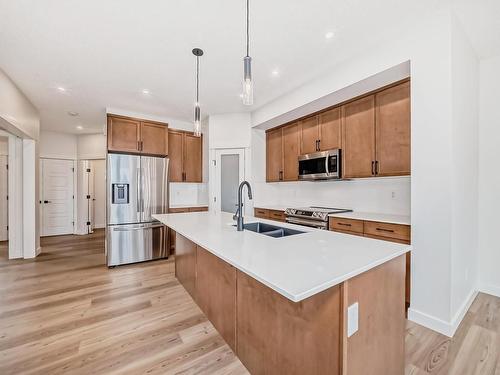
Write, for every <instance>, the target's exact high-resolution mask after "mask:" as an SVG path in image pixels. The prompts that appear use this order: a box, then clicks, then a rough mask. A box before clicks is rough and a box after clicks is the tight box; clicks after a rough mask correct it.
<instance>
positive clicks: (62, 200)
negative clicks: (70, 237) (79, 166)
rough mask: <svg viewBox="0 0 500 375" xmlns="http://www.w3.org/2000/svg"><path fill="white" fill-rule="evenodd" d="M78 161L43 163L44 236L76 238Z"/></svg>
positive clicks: (49, 161)
mask: <svg viewBox="0 0 500 375" xmlns="http://www.w3.org/2000/svg"><path fill="white" fill-rule="evenodd" d="M73 206H74V161H73V160H60V159H40V218H41V230H40V235H41V236H57V235H63V234H72V233H73V225H74V217H73V212H74V211H73Z"/></svg>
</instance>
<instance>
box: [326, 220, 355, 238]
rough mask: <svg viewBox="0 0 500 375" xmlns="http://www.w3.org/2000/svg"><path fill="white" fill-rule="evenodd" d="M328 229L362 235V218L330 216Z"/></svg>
mask: <svg viewBox="0 0 500 375" xmlns="http://www.w3.org/2000/svg"><path fill="white" fill-rule="evenodd" d="M330 230H333V231H335V232H344V233H348V234H357V235H361V236H362V235H363V220H354V219H344V218H341V217H331V218H330Z"/></svg>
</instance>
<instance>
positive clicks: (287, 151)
mask: <svg viewBox="0 0 500 375" xmlns="http://www.w3.org/2000/svg"><path fill="white" fill-rule="evenodd" d="M282 131H283V133H282V137H283V145H284V146H285V147H283V173H282V174H281V178H282V180H283V181H297V180H298V179H299V165H298V160H299V159H298V157H299V147H300V144H299V142H300V138H299V135H300V133H299V124H298V123H295V124H292V125H288V126H285V127H284V128H283V130H282Z"/></svg>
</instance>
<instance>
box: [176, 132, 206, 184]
mask: <svg viewBox="0 0 500 375" xmlns="http://www.w3.org/2000/svg"><path fill="white" fill-rule="evenodd" d="M168 133H169V135H168V148H169V158H170V167H169V181H170V182H202V180H203V172H202V169H203V167H202V162H203V156H202V153H203V136H201V137H195V136H194V135H193V133H191V132H186V131H182V130H175V129H170V130H169V132H168Z"/></svg>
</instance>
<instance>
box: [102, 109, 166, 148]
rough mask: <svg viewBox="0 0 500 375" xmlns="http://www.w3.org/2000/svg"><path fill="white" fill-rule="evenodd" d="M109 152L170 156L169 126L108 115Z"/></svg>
mask: <svg viewBox="0 0 500 375" xmlns="http://www.w3.org/2000/svg"><path fill="white" fill-rule="evenodd" d="M107 137H108V151H111V152H127V153H137V154H144V155H153V156H166V155H168V124H164V123H160V122H153V121H146V120H141V119H134V118H130V117H124V116H116V115H108V136H107Z"/></svg>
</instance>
